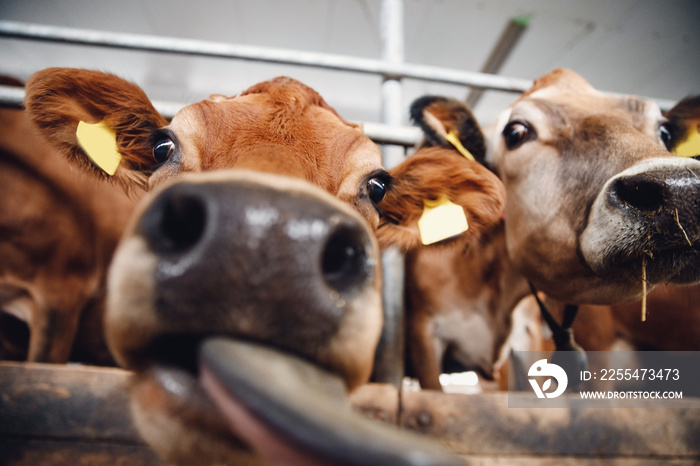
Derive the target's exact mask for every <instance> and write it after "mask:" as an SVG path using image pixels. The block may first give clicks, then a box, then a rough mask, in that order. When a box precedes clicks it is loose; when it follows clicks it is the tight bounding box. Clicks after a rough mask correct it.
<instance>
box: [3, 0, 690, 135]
mask: <svg viewBox="0 0 700 466" xmlns="http://www.w3.org/2000/svg"><path fill="white" fill-rule="evenodd" d="M380 6H381V2H380V1H379V0H210V1H174V0H120V1H114V0H111V1H102V0H60V1H44V0H1V1H0V19H2V20H16V21H23V22H33V23H39V24H50V25H59V26H70V27H79V28H88V29H98V30H104V31H114V32H128V33H136V34H149V35H161V36H172V37H183V38H192V39H204V40H211V41H218V42H227V43H232V44H248V45H259V46H270V47H277V48H286V49H296V50H309V51H315V52H323V53H333V54H342V55H351V56H358V57H367V58H380V57H381V43H380V32H379V13H380ZM526 14H527V15H530V17H531V21H530V25H529V28H528V29H527V31H525V33H524V34H523V36H522V39H521V41H520V42H519V43H518V45H517V46H516V48H515V49H514V51H513V54H512V55H511V56H510V58H509V59H508V60H507V61H506V62H505V65H504V66H503V68H502V70H501V72H500V74H502V75H505V76H512V77H518V78H526V79H533V78H536V77H538V76H540V75H543V74H545V73H547V72H548V71H550V70H552V69H554V68H557V67H567V68H571V69H573V70H575V71H577V72H578V73H580V74H581V75H583V76H584V77H585V78H586V79H588V80H589V81H590V82H591V84H593V85H594V86H595V87H597V88H599V89H603V90H608V91H614V92H621V93H630V94H638V95H644V96H651V97H656V98H663V99H673V100H678V99H681V98H683V97H685V96H687V95H690V94H700V28H699V27H698V25H699V24H700V1H698V0H664V1H660V0H539V1H534V0H531V1H516V0H489V1H486V0H482V1H477V0H405V2H404V18H405V61H406V62H408V63H414V64H426V65H435V66H441V67H448V68H454V69H458V70H468V71H479V70H480V69H481V67H482V66H483V64H484V62H485V61H486V58H487V57H488V55H489V53H490V51H491V49H492V48H493V47H494V45H495V43H496V42H497V40H498V38H499V36H500V34H501V32H502V30H503V28H504V27H505V26H506V24H507V22H508V21H509V19H510V18H513V17H516V16H520V15H526ZM49 66H69V67H82V68H92V69H99V70H106V71H111V72H114V73H116V74H118V75H120V76H122V77H126V78H128V79H131V80H133V81H135V82H136V83H138V84H139V85H141V86H142V87H143V88H144V89H145V90H146V92H147V94H148V95H149V96H150V97H151V98H152V99H157V100H170V101H176V102H183V103H186V102H194V101H197V100H200V99H202V98H204V97H206V96H208V95H209V94H211V93H222V94H235V93H238V92H240V91H241V90H243V89H245V88H247V87H248V86H250V85H252V84H254V83H256V82H259V81H262V80H265V79H269V78H271V77H274V76H278V75H283V74H284V75H289V76H292V77H295V78H297V79H300V80H301V81H303V82H305V83H307V84H309V85H310V86H312V87H314V88H315V89H316V90H318V91H319V92H320V93H321V94H322V95H323V96H324V97H325V98H326V100H327V101H328V102H329V103H330V104H331V105H332V106H334V107H335V108H336V109H337V110H338V111H339V113H340V114H341V115H342V116H344V117H345V118H348V119H351V120H364V121H379V120H380V113H379V107H380V91H379V89H380V82H381V78H379V77H376V76H369V75H364V74H357V73H346V72H338V71H329V70H317V69H311V68H303V67H296V66H289V65H273V64H264V63H253V62H245V61H239V60H224V59H218V58H202V57H190V56H182V55H169V54H158V53H148V52H140V51H124V50H111V49H106V48H96V47H85V46H75V45H61V44H50V43H46V42H33V41H27V40H17V39H5V38H0V73H4V74H10V75H14V76H17V77H19V78H22V79H26V78H27V77H29V76H30V75H31V74H32V73H33V72H35V71H37V70H40V69H42V68H45V67H49ZM429 93H430V94H445V95H451V96H454V97H458V98H461V99H464V98H465V97H466V95H467V93H468V89H466V88H464V87H459V86H452V85H442V84H431V83H426V82H422V81H415V80H408V79H407V80H404V87H403V101H404V108H405V110H406V111H405V112H404V113H405V115H406V117H405V121H406V123H408V116H407V114H408V111H407V109H408V105H409V104H410V103H411V101H413V99H415V98H416V97H419V96H421V95H424V94H429ZM514 98H515V95H514V94H508V93H502V92H488V93H487V94H485V96H484V98H483V99H482V100H481V102H480V103H479V105H478V106H477V108H476V109H475V110H476V114H477V117H478V118H479V119H480V120H481V121H482V122H483V123H485V124H487V123H490V122H491V121H492V120H493V119H494V118H495V115H496V114H497V112H498V111H499V110H501V109H502V108H503V107H504V106H506V105H507V104H508V103H509V102H511V101H512V100H513V99H514Z"/></svg>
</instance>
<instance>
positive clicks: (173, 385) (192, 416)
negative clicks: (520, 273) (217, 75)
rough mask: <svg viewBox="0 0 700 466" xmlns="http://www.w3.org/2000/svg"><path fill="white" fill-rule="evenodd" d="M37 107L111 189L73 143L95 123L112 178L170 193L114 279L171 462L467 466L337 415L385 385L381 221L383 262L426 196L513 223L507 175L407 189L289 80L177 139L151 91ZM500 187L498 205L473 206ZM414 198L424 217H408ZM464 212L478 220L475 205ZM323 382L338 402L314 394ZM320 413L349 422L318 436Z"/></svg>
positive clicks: (41, 122)
mask: <svg viewBox="0 0 700 466" xmlns="http://www.w3.org/2000/svg"><path fill="white" fill-rule="evenodd" d="M26 107H27V111H28V113H29V114H30V116H31V118H32V120H33V121H34V122H35V123H36V124H37V125H38V127H39V128H40V129H41V131H42V133H43V134H45V135H46V137H47V139H48V140H49V141H51V142H52V143H53V144H54V145H55V146H56V147H57V148H58V149H59V150H60V151H61V152H62V153H64V154H65V155H66V156H67V157H69V158H71V159H72V160H73V161H74V162H77V163H78V164H79V165H80V166H82V167H83V169H84V170H86V171H88V172H90V173H92V174H93V175H97V176H99V177H106V175H105V174H104V173H103V172H102V171H101V170H100V169H98V168H96V167H95V166H94V165H93V164H92V163H91V162H89V161H88V160H87V158H86V156H85V153H84V152H83V150H82V149H81V148H80V147H79V146H78V145H77V144H76V138H75V132H76V127H77V126H78V122H79V121H84V122H87V123H97V122H104V123H105V124H106V126H107V127H108V128H110V129H111V130H113V131H114V132H115V133H116V140H117V146H118V151H119V153H120V154H121V160H120V162H119V164H118V167H117V169H116V171H115V173H114V176H113V179H114V180H116V181H117V182H119V183H121V184H122V185H123V186H124V187H126V188H127V189H132V190H136V191H138V190H140V189H144V188H145V189H150V188H152V187H155V186H158V190H157V192H156V193H154V194H153V195H152V196H150V197H149V198H148V199H147V200H144V202H143V203H142V204H141V207H140V208H139V210H138V212H137V214H136V215H135V217H134V220H133V223H132V224H131V226H130V228H129V229H128V230H127V233H126V235H125V237H124V239H123V241H122V243H121V246H120V248H119V250H118V252H117V255H116V257H115V261H114V263H113V265H112V268H111V271H110V280H109V293H108V301H109V302H108V313H107V327H106V328H107V337H108V341H109V344H110V347H111V349H112V350H113V352H114V355H115V357H116V359H117V360H118V362H119V363H120V364H122V365H124V366H125V367H128V368H132V369H135V370H136V371H137V372H138V377H137V382H136V383H135V384H134V386H133V387H132V395H133V405H134V416H135V419H136V422H137V425H138V426H139V428H140V430H141V432H142V433H143V435H144V437H145V438H146V439H147V441H148V442H149V443H150V444H151V445H152V446H153V447H154V448H155V449H156V450H157V451H158V452H160V453H161V454H162V455H163V456H164V457H166V458H168V459H169V460H175V461H180V462H190V463H191V462H197V463H202V462H235V463H236V464H248V463H251V464H258V462H259V458H258V457H257V456H255V455H253V454H252V453H251V452H250V450H249V447H248V446H247V445H252V446H253V448H254V449H256V450H258V452H259V453H261V454H262V455H263V456H267V458H268V459H269V460H271V461H273V462H275V461H277V460H278V459H279V458H277V459H276V455H277V454H278V453H277V452H278V451H283V452H285V453H284V454H285V455H286V454H291V453H289V451H290V450H297V449H299V448H301V449H303V450H306V451H307V452H308V451H309V450H312V451H314V452H315V454H316V455H317V456H319V457H321V458H323V461H321V462H319V463H313V464H322V463H323V462H326V463H331V464H337V462H338V461H340V460H341V459H342V461H347V462H348V464H370V463H376V464H379V463H383V462H384V461H385V460H386V461H397V463H396V464H432V463H431V462H432V461H437V462H439V461H446V462H448V463H450V464H451V462H452V459H449V458H445V457H444V456H441V454H440V453H439V452H433V453H432V454H431V455H428V456H426V457H425V458H426V462H425V463H420V460H417V461H419V463H414V460H415V458H416V457H415V456H414V453H415V452H416V448H418V449H422V447H418V444H419V443H416V444H413V443H412V442H414V441H415V439H411V440H409V441H408V443H406V442H405V441H401V440H396V442H398V443H394V441H393V440H387V444H386V445H382V442H383V441H384V440H385V439H386V436H384V435H383V434H381V435H380V434H375V433H373V430H372V429H374V427H372V428H369V429H370V430H369V431H365V428H359V427H358V429H357V430H353V429H352V428H351V427H348V428H347V430H345V429H344V428H343V429H344V430H341V431H338V427H337V426H336V425H335V423H334V419H333V417H335V416H339V419H345V414H344V413H345V409H344V408H342V407H341V408H340V409H338V408H336V407H332V408H327V407H326V408H323V406H324V405H323V404H322V400H323V399H324V398H326V397H328V395H329V392H330V393H336V394H337V393H338V392H339V391H340V392H341V393H342V392H344V390H345V389H348V390H352V389H354V388H355V387H357V386H358V385H360V384H362V383H364V382H365V381H366V380H367V378H368V377H369V373H370V370H371V365H372V360H373V353H374V349H375V345H376V343H377V339H378V336H379V330H380V327H381V308H380V301H381V300H380V298H379V282H380V280H379V272H378V268H377V267H378V260H379V259H378V251H377V247H376V240H375V239H374V233H373V228H372V227H376V226H378V225H379V224H380V222H382V223H381V224H382V227H381V228H379V230H377V234H378V236H379V240H380V241H381V242H382V243H383V244H388V243H390V244H395V245H398V246H399V247H402V248H405V249H410V248H412V247H416V238H417V237H418V233H417V232H418V229H417V226H416V223H417V219H418V217H419V216H420V214H419V213H420V212H422V210H423V201H424V200H426V199H424V198H423V196H429V197H435V198H439V197H447V198H448V199H451V200H452V201H453V202H456V203H458V204H461V203H462V202H469V203H472V202H473V203H475V204H476V205H478V206H479V207H478V215H474V218H479V219H480V221H481V222H482V223H483V224H484V225H487V224H488V223H489V222H493V221H495V220H496V219H497V218H498V216H499V214H500V212H501V211H502V206H503V196H502V187H501V185H500V182H499V181H498V179H497V178H496V177H495V176H492V175H491V174H489V173H488V172H487V171H486V170H484V169H483V168H481V167H479V166H478V165H475V164H469V163H468V162H466V161H464V160H461V159H459V158H454V157H450V158H446V159H445V160H444V163H445V166H444V167H440V170H438V171H437V172H436V173H437V175H438V176H443V175H442V174H443V173H444V172H443V170H445V171H446V172H447V173H464V174H465V175H464V176H465V177H472V178H473V179H475V180H477V181H478V183H477V184H472V183H468V184H461V185H458V186H454V187H453V186H449V185H448V184H446V182H445V180H443V181H442V182H435V180H434V179H431V176H434V173H428V174H427V176H426V174H420V173H417V174H416V175H415V176H413V175H412V174H411V170H405V171H397V172H395V176H394V178H393V179H392V176H391V175H390V174H389V173H387V172H386V171H384V170H383V169H382V167H381V164H380V157H379V151H378V148H377V146H376V145H374V144H373V143H372V142H371V141H370V140H369V139H368V138H367V137H366V136H364V135H363V134H362V132H361V131H360V130H359V129H358V128H357V127H355V126H354V125H350V124H348V123H347V122H345V121H344V120H342V119H341V118H340V117H339V116H338V115H337V114H336V113H335V111H334V110H333V109H332V108H330V107H329V106H328V105H327V104H326V103H325V101H324V100H323V99H322V98H321V97H320V96H319V95H318V94H317V93H316V92H315V91H313V90H312V89H310V88H308V87H306V86H304V85H303V84H301V83H299V82H297V81H294V80H292V79H289V78H278V79H275V80H273V81H269V82H265V83H261V84H258V85H256V86H253V87H252V88H250V89H248V90H247V91H245V92H243V93H241V94H239V95H237V96H235V97H231V98H224V97H221V96H217V97H214V98H212V99H211V100H206V101H203V102H200V103H196V104H193V105H190V106H188V107H186V108H184V109H183V110H181V111H180V112H179V113H178V114H177V115H176V116H175V117H174V118H173V120H172V122H171V123H170V124H168V123H167V122H166V121H164V120H163V119H162V117H161V116H160V115H158V113H157V112H156V111H155V110H154V109H153V107H152V106H151V104H150V102H149V101H148V99H147V98H146V97H145V95H144V94H143V92H142V91H141V90H140V89H139V88H138V87H136V86H134V85H133V84H130V83H127V82H124V81H122V80H120V79H118V78H116V77H114V76H111V75H106V74H103V73H96V72H88V71H82V70H58V69H52V70H47V71H44V72H41V73H38V74H36V75H34V76H33V77H32V79H31V80H30V81H29V83H28V86H27V99H26ZM465 165H466V166H465ZM224 168H235V169H236V170H232V171H227V170H220V169H224ZM212 170H216V171H215V172H213V173H210V174H204V173H197V172H203V171H212ZM187 172H190V173H187ZM176 175H181V176H177V180H178V182H176V183H175V184H169V183H166V181H168V180H172V179H174V178H175V177H176ZM404 177H405V178H406V180H409V181H406V180H404ZM482 178H483V180H482ZM482 186H486V187H487V188H488V189H487V190H486V192H485V193H482V194H479V193H474V191H475V189H478V188H480V187H482ZM386 193H388V196H387V199H385V200H384V199H383V198H384V196H385V194H386ZM494 194H496V195H497V197H496V198H494V199H491V198H490V196H491V195H494ZM404 196H405V197H408V198H410V199H414V200H415V202H409V203H405V202H399V201H400V200H402V199H404ZM482 204H483V205H484V206H486V207H482ZM464 208H465V210H466V211H467V215H468V216H470V212H471V210H472V206H471V205H464ZM382 218H384V219H389V220H388V221H382V220H381V219H382ZM489 219H490V220H489ZM482 223H479V222H475V223H474V224H473V228H471V229H470V230H469V232H468V234H467V235H464V236H465V238H466V240H461V241H462V242H463V243H464V244H465V245H466V244H468V243H469V238H478V236H479V228H480V225H481V224H482ZM215 337H219V338H215ZM238 339H243V340H247V341H249V342H250V343H247V344H240V343H237V342H236V340H238ZM199 349H201V350H202V356H201V360H200V361H199V362H198V357H197V354H198V351H199ZM285 353H286V354H285ZM255 354H260V355H261V356H259V358H260V359H258V356H255ZM299 358H301V359H304V360H307V361H309V362H311V363H312V366H309V364H308V363H302V362H300V360H299ZM251 361H258V363H251ZM260 361H262V362H260ZM291 366H302V369H301V370H303V371H305V372H304V374H305V375H303V376H299V377H300V378H301V383H302V385H303V384H304V383H306V385H303V386H302V387H299V386H298V385H295V388H293V389H291V392H288V391H285V390H282V392H283V393H282V394H281V395H280V394H277V395H275V394H269V393H268V391H269V390H267V388H269V387H270V386H272V387H275V386H277V387H282V388H284V387H285V386H286V384H287V383H292V381H294V383H295V384H296V383H297V382H296V381H297V380H298V377H297V376H294V375H293V373H296V370H292V369H291V368H290V367H291ZM270 368H274V369H273V370H271V371H269V370H268V371H266V369H270ZM317 368H321V369H322V370H320V371H319V369H317ZM269 372H271V374H270V373H269ZM198 373H199V374H200V377H201V378H202V383H203V385H204V387H205V388H206V392H208V393H209V395H210V396H211V397H212V398H213V399H214V400H215V401H216V404H212V402H211V401H210V398H208V397H207V396H206V395H205V391H204V390H203V389H202V387H201V386H200V385H199V383H197V374H198ZM319 373H323V374H325V375H319ZM329 374H334V376H331V375H329ZM280 375H282V376H285V377H286V378H285V379H284V380H281V381H270V380H269V377H279V376H280ZM309 377H313V378H312V380H311V382H310V384H311V385H312V386H316V387H317V388H323V387H328V388H323V390H326V393H325V394H324V393H321V394H319V395H317V394H316V393H315V392H313V393H312V394H311V395H308V394H306V393H305V391H307V390H311V389H312V388H313V387H309V386H308V385H309V381H307V380H306V379H308V378H309ZM328 377H330V379H331V382H330V383H328V384H326V383H325V382H321V379H326V378H328ZM333 380H335V381H333ZM316 391H318V390H316ZM302 396H307V397H308V398H307V399H306V401H305V402H302V401H299V399H298V398H299V397H302ZM251 397H252V398H251ZM280 397H281V398H282V401H280ZM309 403H312V404H313V407H311V406H308V404H309ZM217 406H218V409H217ZM299 406H301V408H299ZM304 407H306V408H304ZM315 408H319V409H320V410H321V412H326V414H328V412H327V411H323V409H326V410H329V409H330V410H333V411H332V416H329V415H326V416H321V417H322V419H315V418H314V412H315V411H316V409H315ZM219 410H221V412H219ZM290 410H291V411H290ZM299 410H301V411H299ZM305 411H309V412H308V413H305ZM300 412H301V414H299V413H300ZM221 413H224V414H226V416H222V415H221ZM290 413H291V414H290ZM305 414H306V415H305ZM316 417H318V416H316ZM338 422H339V423H341V422H340V420H338ZM348 422H349V423H350V424H351V425H355V424H357V421H352V420H351V421H348ZM319 423H320V425H319ZM227 424H230V426H228V425H227ZM341 424H342V423H341ZM267 426H273V428H272V430H270V428H268V427H267ZM231 430H233V432H234V433H233V434H232V432H231ZM273 431H274V432H273ZM353 432H354V433H353ZM358 432H359V433H358ZM316 437H318V438H316ZM238 438H241V439H243V440H244V442H242V441H240V440H238ZM310 441H311V444H309V442H310ZM353 442H354V443H353ZM358 442H359V444H362V445H363V448H362V449H357V446H358ZM392 445H393V446H392ZM414 445H415V448H414ZM365 447H366V448H365ZM349 450H353V451H354V450H357V453H356V454H355V453H353V455H355V456H354V457H353V455H349V456H348V454H347V453H348V451H349ZM424 451H430V448H429V447H425V450H424ZM363 452H364V453H363ZM387 452H388V453H387ZM294 454H297V453H294ZM304 454H305V453H304ZM363 455H369V456H363ZM382 455H385V456H382ZM386 455H388V456H386ZM412 457H413V459H411V458H412ZM299 461H300V462H301V461H306V460H301V459H300V460H299ZM309 461H311V460H309ZM309 464H311V463H309Z"/></svg>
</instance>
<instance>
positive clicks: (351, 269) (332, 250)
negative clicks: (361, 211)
mask: <svg viewBox="0 0 700 466" xmlns="http://www.w3.org/2000/svg"><path fill="white" fill-rule="evenodd" d="M321 271H322V273H323V278H324V280H325V281H326V283H327V284H328V285H329V286H330V287H331V288H333V289H335V290H336V291H338V292H340V293H347V292H351V291H352V290H354V289H355V288H357V287H359V286H361V285H362V284H363V283H364V282H365V281H366V280H367V278H368V277H369V275H370V268H369V265H368V257H367V250H366V241H365V235H364V232H363V231H362V230H361V229H360V228H359V227H355V226H350V225H341V226H339V227H338V228H336V230H335V231H334V232H333V233H332V234H331V235H330V236H329V237H328V241H327V242H326V244H325V246H324V248H323V252H322V258H321Z"/></svg>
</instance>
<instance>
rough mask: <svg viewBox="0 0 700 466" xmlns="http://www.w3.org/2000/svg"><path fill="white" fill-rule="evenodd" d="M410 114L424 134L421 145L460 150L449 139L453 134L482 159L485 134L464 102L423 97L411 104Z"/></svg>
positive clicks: (484, 147) (473, 154)
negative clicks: (423, 140)
mask: <svg viewBox="0 0 700 466" xmlns="http://www.w3.org/2000/svg"><path fill="white" fill-rule="evenodd" d="M410 114H411V120H413V122H414V123H415V124H416V125H417V126H419V127H420V128H421V129H422V130H423V132H424V133H425V142H424V143H423V147H426V146H428V147H430V146H440V147H444V148H445V149H452V150H459V149H458V147H456V144H455V143H454V142H450V140H449V139H450V138H452V137H456V138H457V139H458V140H459V143H461V145H462V146H463V147H464V148H466V149H467V150H468V151H469V152H470V153H471V154H472V156H473V157H474V158H475V159H476V160H477V161H478V162H480V163H483V162H484V158H485V156H486V143H485V141H484V135H483V133H482V131H481V127H480V126H479V123H478V122H477V121H476V118H474V115H472V112H471V111H470V110H469V107H467V105H466V104H465V103H463V102H460V101H459V100H457V99H450V98H446V97H439V96H424V97H420V98H418V99H417V100H415V101H414V102H413V103H412V104H411V109H410ZM450 134H452V136H450Z"/></svg>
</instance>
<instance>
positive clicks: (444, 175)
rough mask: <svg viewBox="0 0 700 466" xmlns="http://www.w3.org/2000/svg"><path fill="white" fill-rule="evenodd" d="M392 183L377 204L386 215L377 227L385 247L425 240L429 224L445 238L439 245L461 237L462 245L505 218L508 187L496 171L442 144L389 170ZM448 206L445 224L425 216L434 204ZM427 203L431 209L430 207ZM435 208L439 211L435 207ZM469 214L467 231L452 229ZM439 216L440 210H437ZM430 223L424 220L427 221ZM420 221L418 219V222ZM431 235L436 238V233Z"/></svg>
mask: <svg viewBox="0 0 700 466" xmlns="http://www.w3.org/2000/svg"><path fill="white" fill-rule="evenodd" d="M390 174H391V176H392V178H393V181H392V184H391V188H390V189H389V190H388V192H387V194H386V196H385V197H384V199H383V200H382V201H381V202H380V203H379V209H380V211H381V214H382V219H381V221H380V224H379V228H378V230H377V237H378V239H379V244H380V245H381V246H382V247H388V246H398V247H399V248H401V249H402V250H404V251H409V250H411V249H415V248H418V247H423V246H428V245H426V244H425V242H426V241H425V240H426V238H425V237H424V236H425V235H424V233H425V228H428V229H430V230H432V231H431V233H430V235H431V236H432V233H434V232H435V230H436V229H437V230H438V231H437V233H440V230H441V229H443V228H444V229H446V231H444V232H443V233H444V235H446V237H445V238H444V239H440V240H438V241H436V242H434V243H430V244H434V245H436V246H440V245H445V244H451V243H455V242H459V245H460V247H461V248H464V247H466V246H467V245H468V244H473V243H474V242H476V241H478V239H479V238H480V236H481V234H482V233H483V232H484V231H485V230H487V229H489V228H491V227H493V226H494V225H496V224H497V223H498V222H500V221H501V216H502V212H503V208H504V206H505V189H504V187H503V184H502V183H501V181H500V180H499V179H498V177H497V176H496V175H494V174H493V173H492V172H490V171H489V170H488V169H486V168H485V167H484V166H483V165H481V164H479V163H476V162H472V161H468V160H466V159H465V158H463V157H455V155H454V152H453V151H452V150H448V149H443V148H441V147H431V148H424V149H421V150H419V151H418V152H416V153H415V154H414V155H413V156H411V157H409V158H408V159H407V160H405V161H404V162H403V163H402V164H401V165H399V166H397V167H396V168H394V169H392V170H390ZM438 204H439V205H443V206H444V205H447V206H448V207H449V208H446V209H444V212H445V213H446V215H448V217H449V218H447V219H445V218H444V217H443V218H440V219H439V220H437V221H439V222H443V221H446V226H443V225H435V224H430V222H432V221H433V220H432V219H431V218H429V216H427V215H426V216H424V215H425V213H426V211H431V208H432V207H431V206H434V205H438ZM426 207H427V208H426ZM432 212H435V211H432ZM461 214H463V216H464V217H465V218H466V222H467V226H468V228H467V230H466V231H460V229H459V228H458V229H457V230H454V231H450V230H449V229H450V228H452V227H454V226H455V224H456V223H458V222H461V218H454V216H456V217H460V216H461ZM438 217H440V215H438ZM426 219H427V220H428V225H427V226H426V225H425V220H426ZM419 222H420V223H419ZM432 239H433V240H434V239H435V238H432Z"/></svg>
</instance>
